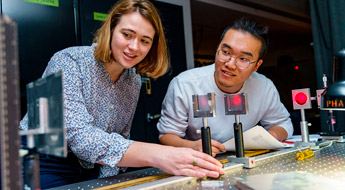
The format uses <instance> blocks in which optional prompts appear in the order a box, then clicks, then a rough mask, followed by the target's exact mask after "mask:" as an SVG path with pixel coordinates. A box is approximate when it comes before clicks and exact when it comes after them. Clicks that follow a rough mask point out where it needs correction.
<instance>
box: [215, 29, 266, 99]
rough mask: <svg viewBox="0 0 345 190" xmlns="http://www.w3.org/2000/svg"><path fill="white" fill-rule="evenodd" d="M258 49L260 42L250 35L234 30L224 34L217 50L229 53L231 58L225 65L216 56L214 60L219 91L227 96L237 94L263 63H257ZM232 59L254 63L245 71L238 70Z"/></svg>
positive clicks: (260, 61)
mask: <svg viewBox="0 0 345 190" xmlns="http://www.w3.org/2000/svg"><path fill="white" fill-rule="evenodd" d="M260 47H261V42H260V40H259V39H257V38H256V37H255V36H253V35H251V34H250V33H246V32H242V31H239V30H234V29H230V30H228V31H227V32H226V34H225V36H224V38H223V40H222V41H221V42H220V44H219V47H218V50H220V51H223V52H226V53H229V55H231V56H232V58H231V59H230V60H229V61H227V62H225V63H223V62H221V61H219V59H218V58H217V56H216V58H215V61H216V64H215V65H216V66H215V73H214V79H215V81H216V84H217V86H218V88H219V89H220V90H221V91H223V92H225V93H229V94H230V93H236V92H238V91H239V90H240V89H241V88H242V85H243V83H244V81H245V80H247V79H248V78H249V76H250V75H251V74H252V72H255V71H257V70H258V68H259V66H260V65H261V64H262V62H263V61H262V60H259V61H258V59H259V51H260ZM233 57H236V59H237V60H239V59H247V60H249V61H250V62H254V63H252V64H250V65H249V66H248V68H246V69H240V68H238V67H237V66H236V64H235V59H234V58H233ZM256 61H257V62H256Z"/></svg>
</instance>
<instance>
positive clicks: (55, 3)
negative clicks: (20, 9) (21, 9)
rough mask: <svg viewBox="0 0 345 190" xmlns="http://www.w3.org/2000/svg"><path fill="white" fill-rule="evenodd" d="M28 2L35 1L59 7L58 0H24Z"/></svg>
mask: <svg viewBox="0 0 345 190" xmlns="http://www.w3.org/2000/svg"><path fill="white" fill-rule="evenodd" d="M24 1H25V2H28V3H36V4H41V5H48V6H53V7H59V0H24Z"/></svg>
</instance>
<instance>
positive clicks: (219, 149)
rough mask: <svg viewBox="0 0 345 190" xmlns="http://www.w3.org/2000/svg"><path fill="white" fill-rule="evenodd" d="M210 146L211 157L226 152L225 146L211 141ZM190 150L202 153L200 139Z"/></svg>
mask: <svg viewBox="0 0 345 190" xmlns="http://www.w3.org/2000/svg"><path fill="white" fill-rule="evenodd" d="M211 146H212V156H213V157H215V156H216V154H218V153H220V152H226V149H225V146H224V145H223V144H222V143H220V142H218V141H216V140H211ZM191 148H192V149H194V150H198V151H200V152H202V141H201V139H200V140H197V141H194V143H193V145H192V147H191Z"/></svg>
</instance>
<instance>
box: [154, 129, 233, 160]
mask: <svg viewBox="0 0 345 190" xmlns="http://www.w3.org/2000/svg"><path fill="white" fill-rule="evenodd" d="M159 141H160V142H161V143H162V144H164V145H170V146H175V147H189V148H192V149H194V150H197V151H200V152H202V142H201V139H200V140H197V141H191V140H186V139H182V138H181V137H179V136H177V135H175V134H164V135H163V136H161V138H160V139H159ZM211 146H212V156H213V157H215V156H216V154H217V153H220V152H226V150H225V146H224V145H223V144H222V143H220V142H218V141H215V140H211Z"/></svg>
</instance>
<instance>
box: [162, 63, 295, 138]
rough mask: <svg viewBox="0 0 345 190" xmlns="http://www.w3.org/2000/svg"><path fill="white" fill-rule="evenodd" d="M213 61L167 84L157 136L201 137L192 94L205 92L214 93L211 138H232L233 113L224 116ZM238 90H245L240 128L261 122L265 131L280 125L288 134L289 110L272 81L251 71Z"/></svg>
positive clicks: (186, 72) (289, 128)
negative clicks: (245, 101)
mask: <svg viewBox="0 0 345 190" xmlns="http://www.w3.org/2000/svg"><path fill="white" fill-rule="evenodd" d="M214 71H215V64H212V65H209V66H206V67H201V68H195V69H191V70H187V71H185V72H183V73H181V74H179V75H178V76H177V77H175V78H174V79H173V80H172V81H171V82H170V84H169V88H168V91H167V94H166V96H165V98H164V101H163V105H162V111H161V118H160V120H159V122H158V124H157V128H158V130H159V132H160V136H162V135H163V134H166V133H171V134H175V135H178V136H180V137H182V138H185V139H188V140H198V139H200V138H201V136H200V134H197V132H196V130H197V129H200V128H201V127H202V125H203V123H202V118H194V114H193V101H192V95H194V94H198V95H206V94H207V93H211V92H214V93H215V100H216V117H213V118H212V117H209V118H207V119H208V126H210V128H211V138H212V139H214V140H216V141H218V142H221V143H224V142H226V141H227V140H229V139H231V138H233V136H234V130H233V125H234V123H235V116H234V115H225V106H224V94H225V93H224V92H222V91H221V90H219V89H218V87H217V85H216V83H215V80H214ZM238 93H247V99H248V109H249V113H248V115H240V122H241V123H242V127H243V130H244V131H246V130H248V129H250V128H252V127H254V126H255V125H256V124H258V123H259V122H260V124H261V125H262V126H263V127H264V128H265V129H266V130H268V129H269V128H271V127H273V126H280V127H283V128H284V129H285V130H286V132H287V133H288V137H291V136H292V134H293V126H292V123H291V119H290V118H289V116H290V115H289V113H288V111H287V110H286V108H285V107H284V105H283V104H282V103H281V102H280V97H279V94H278V91H277V89H276V87H275V86H274V84H273V83H272V81H271V80H269V79H268V78H266V77H265V76H263V75H261V74H259V73H256V72H254V73H252V74H251V76H250V77H249V78H248V79H247V80H246V81H245V83H244V84H243V86H242V88H241V90H240V91H239V92H238Z"/></svg>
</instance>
